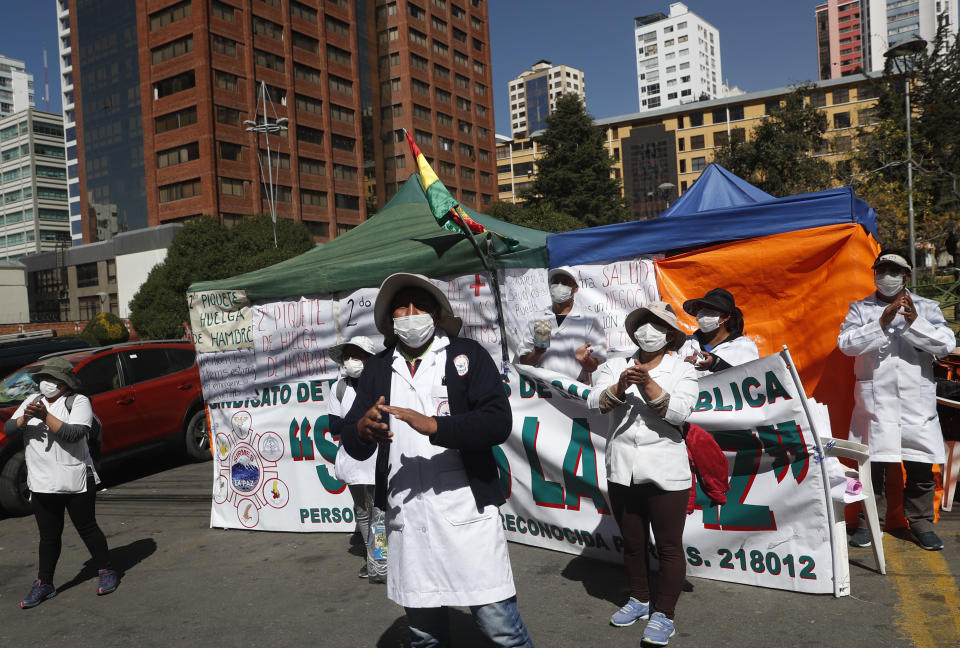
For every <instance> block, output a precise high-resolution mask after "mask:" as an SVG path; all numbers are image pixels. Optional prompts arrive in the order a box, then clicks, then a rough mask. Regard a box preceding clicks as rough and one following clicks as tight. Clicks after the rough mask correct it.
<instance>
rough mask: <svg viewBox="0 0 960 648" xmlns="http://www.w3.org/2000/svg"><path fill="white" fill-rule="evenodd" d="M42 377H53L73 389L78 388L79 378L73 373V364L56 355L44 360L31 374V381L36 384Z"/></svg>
mask: <svg viewBox="0 0 960 648" xmlns="http://www.w3.org/2000/svg"><path fill="white" fill-rule="evenodd" d="M44 377H50V378H54V379H56V380H59V381H61V382H63V383H66V385H67V387H69V388H70V389H71V390H73V391H76V390H78V389H80V379H79V378H77V374H75V373H73V365H72V364H70V361H69V360H67V359H66V358H60V357H56V358H49V359H47V360H45V361H44V363H43V364H42V365H41V366H40V369H38V370H37V371H36V372H34V374H33V376H31V378H33V382H35V383H37V384H38V385H39V384H40V381H41V380H43V379H44Z"/></svg>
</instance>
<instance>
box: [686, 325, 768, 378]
mask: <svg viewBox="0 0 960 648" xmlns="http://www.w3.org/2000/svg"><path fill="white" fill-rule="evenodd" d="M698 351H703V348H702V347H701V345H700V340H698V339H697V336H696V335H690V336H688V337H687V341H686V342H684V343H683V346H682V347H680V350H679V351H677V355H678V356H680V359H681V360H683V359H684V358H686V357H687V356H692V355H695V354H696V353H697V352H698ZM707 353H710V354H712V355H715V356H717V357H718V358H720V359H721V360H723V361H724V362H726V363H727V364H728V365H730V366H731V367H736V366H737V365H742V364H746V363H748V362H750V361H751V360H758V359H759V358H760V351H758V350H757V343H756V342H754V341H753V340H751V339H750V338H748V337H747V336H746V335H741V336H739V337H735V338H733V339H732V340H731V339H730V338H727V339H726V340H724V341H723V342H721V343H720V344H717V345H715V346H714V347H713V348H712V349H710V350H709V351H707ZM696 372H697V378H703V377H704V376H709V375H710V374H711V373H713V372H712V371H708V370H700V369H696Z"/></svg>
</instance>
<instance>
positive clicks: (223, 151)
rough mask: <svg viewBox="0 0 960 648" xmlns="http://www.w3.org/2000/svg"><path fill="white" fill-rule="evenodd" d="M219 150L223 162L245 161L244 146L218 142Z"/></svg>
mask: <svg viewBox="0 0 960 648" xmlns="http://www.w3.org/2000/svg"><path fill="white" fill-rule="evenodd" d="M217 148H218V149H219V151H220V159H221V160H230V161H232V162H242V161H243V148H244V147H243V146H241V145H240V144H234V143H233V142H217Z"/></svg>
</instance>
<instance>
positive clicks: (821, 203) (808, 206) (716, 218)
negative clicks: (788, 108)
mask: <svg viewBox="0 0 960 648" xmlns="http://www.w3.org/2000/svg"><path fill="white" fill-rule="evenodd" d="M712 166H716V168H717V169H718V170H719V171H717V172H712V173H711V175H710V177H709V178H708V179H709V182H708V183H704V190H698V194H695V196H694V197H692V198H691V199H690V200H686V201H685V200H684V198H685V197H686V194H684V196H683V197H681V198H680V200H678V201H677V203H681V201H683V203H682V204H681V205H680V208H678V209H677V210H675V211H674V210H672V209H671V210H668V212H670V213H669V217H667V218H664V217H663V216H660V217H657V218H652V219H650V220H642V221H632V222H629V223H615V224H613V225H602V226H600V227H591V228H587V229H582V230H576V231H573V232H564V233H562V234H551V235H549V236H547V251H548V252H549V255H550V267H553V268H555V267H557V266H562V265H577V264H582V263H600V262H602V261H609V260H611V259H626V258H630V257H635V256H637V255H639V254H653V253H657V252H665V251H668V250H681V249H685V248H693V247H700V246H705V245H712V244H715V243H723V242H727V241H739V240H743V239H750V238H756V237H758V236H767V235H770V234H781V233H783V232H792V231H795V230H802V229H810V228H813V227H822V226H824V225H836V224H840V223H859V224H860V225H862V226H863V227H864V229H865V230H867V231H868V232H870V233H871V234H872V235H873V236H874V237H875V238H876V235H877V214H876V212H875V211H873V209H872V208H871V207H870V206H869V205H868V204H867V203H866V202H864V201H863V200H861V199H859V198H857V197H856V196H855V195H854V193H853V188H852V187H841V188H839V189H828V190H827V191H817V192H814V193H807V194H799V195H796V196H788V197H786V198H768V199H766V200H757V198H762V196H765V195H767V194H764V192H762V191H760V190H759V189H757V188H756V187H754V186H753V185H751V184H749V183H748V182H746V181H744V180H741V179H740V178H737V177H736V176H734V175H733V174H732V173H730V172H729V171H727V170H726V169H723V168H722V167H719V166H718V165H711V167H712ZM708 168H709V167H708ZM705 173H706V172H705ZM699 184H700V180H698V181H697V182H696V183H694V185H693V187H691V188H690V190H689V191H688V192H687V193H690V192H692V191H694V190H696V189H697V185H699ZM710 187H712V188H710ZM714 195H715V196H718V201H720V205H719V206H718V205H716V204H713V203H711V196H714ZM731 203H733V204H732V205H731ZM738 203H739V204H738ZM682 209H690V211H689V212H687V213H683V212H682Z"/></svg>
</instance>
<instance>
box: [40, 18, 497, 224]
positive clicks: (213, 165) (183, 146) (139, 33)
mask: <svg viewBox="0 0 960 648" xmlns="http://www.w3.org/2000/svg"><path fill="white" fill-rule="evenodd" d="M58 2H59V7H60V16H61V30H62V31H61V34H62V37H61V45H62V46H64V47H65V49H63V48H62V49H61V53H62V55H63V56H69V58H70V63H71V66H72V67H71V68H70V69H71V71H72V75H71V76H70V77H69V78H68V77H67V76H66V75H65V76H64V77H63V80H62V83H64V84H66V83H67V81H70V83H71V85H64V86H63V88H64V105H65V110H68V113H67V114H68V119H74V122H73V123H75V124H76V125H77V128H76V129H75V130H74V131H70V135H73V136H74V137H75V138H76V139H75V140H73V141H75V142H76V145H75V148H74V149H73V151H74V152H75V156H76V167H77V173H76V175H77V185H78V190H77V194H78V200H77V207H75V208H74V207H73V206H72V205H71V208H72V209H75V210H76V211H77V212H78V213H79V216H77V218H78V220H79V224H76V223H75V224H74V225H73V226H74V235H75V236H76V233H77V230H78V229H79V232H80V234H81V236H82V239H83V240H84V241H92V240H104V239H108V238H110V237H111V236H114V235H116V234H118V233H120V232H123V231H126V230H133V229H139V228H143V227H147V226H153V225H158V224H162V223H171V222H179V221H183V220H185V219H188V218H191V217H193V216H196V215H199V214H210V215H216V216H218V217H219V218H220V219H221V221H222V222H226V223H230V222H233V221H235V220H237V219H239V218H242V217H243V216H244V215H247V214H252V213H266V212H268V202H267V201H266V196H267V193H268V187H267V185H265V184H264V183H263V182H262V181H261V173H263V176H267V175H268V171H272V175H273V177H274V183H275V185H276V199H277V201H276V207H277V213H278V216H280V217H283V218H290V219H293V220H298V221H302V222H304V223H305V224H306V225H307V226H308V228H309V229H310V230H311V232H312V233H313V235H314V237H315V238H317V239H318V240H329V239H330V238H331V237H333V236H336V235H337V234H339V233H342V232H344V231H347V230H349V229H350V228H352V227H355V226H356V225H357V224H359V223H360V222H362V221H363V220H364V219H365V218H366V217H367V216H368V215H371V214H372V213H373V212H374V211H375V210H376V209H377V208H379V207H380V206H382V205H383V204H385V203H386V201H387V200H388V199H389V198H390V197H392V195H393V193H394V192H395V191H396V188H397V186H398V184H399V183H400V182H403V181H404V180H405V179H406V178H407V176H408V175H409V173H410V171H409V168H410V167H408V166H407V159H408V156H409V153H408V151H407V145H406V142H405V140H404V138H403V137H402V130H401V129H403V128H406V129H407V130H408V131H409V132H410V133H411V134H412V135H414V137H415V139H416V140H417V141H418V143H419V144H420V147H421V149H423V151H424V153H425V154H426V155H427V156H428V157H429V158H430V159H431V161H432V162H433V163H434V165H435V168H436V170H437V172H438V174H439V175H440V177H441V179H443V180H444V183H445V184H447V186H448V187H449V188H451V190H452V192H453V193H454V195H456V196H457V197H458V198H460V200H461V201H462V202H464V203H465V204H467V205H469V206H471V207H480V206H481V203H482V202H483V201H486V202H489V201H491V200H492V199H493V195H494V193H495V181H494V176H493V172H494V166H495V165H494V161H493V149H494V139H493V137H494V135H493V98H492V91H491V90H490V78H491V72H490V52H489V32H488V25H487V8H486V2H485V0H457V1H454V0H429V2H428V1H427V0H377V1H376V2H363V1H359V0H327V1H325V2H321V1H320V0H256V1H254V0H146V1H145V2H139V3H130V2H128V1H127V0H58ZM105 16H109V20H106V19H105ZM64 19H65V20H64ZM64 30H65V31H64ZM68 88H70V89H68ZM261 88H263V89H264V91H265V95H266V97H267V98H268V102H267V103H268V107H267V110H266V115H264V111H263V109H262V106H261V107H259V108H258V100H259V98H260V96H259V92H260V90H261ZM68 100H70V103H68ZM68 105H69V106H72V108H67V106H68ZM264 117H265V118H266V119H267V121H268V122H271V123H273V122H278V121H279V120H281V119H282V120H285V122H283V124H284V126H285V127H286V128H285V129H283V130H282V131H281V132H279V133H275V134H273V135H271V138H270V154H269V158H270V162H269V164H270V166H271V167H272V169H268V168H267V164H268V162H267V158H268V155H267V149H266V141H265V136H263V135H258V134H256V133H252V132H248V130H247V125H246V124H245V123H244V122H245V121H246V120H257V121H263V119H264ZM68 168H69V167H68Z"/></svg>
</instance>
